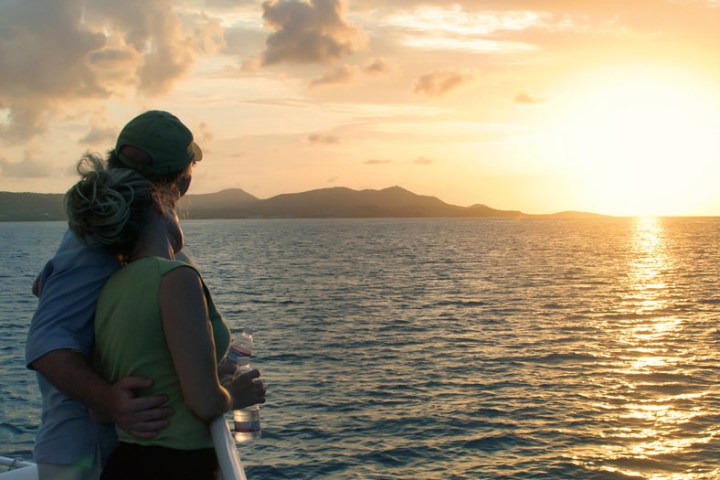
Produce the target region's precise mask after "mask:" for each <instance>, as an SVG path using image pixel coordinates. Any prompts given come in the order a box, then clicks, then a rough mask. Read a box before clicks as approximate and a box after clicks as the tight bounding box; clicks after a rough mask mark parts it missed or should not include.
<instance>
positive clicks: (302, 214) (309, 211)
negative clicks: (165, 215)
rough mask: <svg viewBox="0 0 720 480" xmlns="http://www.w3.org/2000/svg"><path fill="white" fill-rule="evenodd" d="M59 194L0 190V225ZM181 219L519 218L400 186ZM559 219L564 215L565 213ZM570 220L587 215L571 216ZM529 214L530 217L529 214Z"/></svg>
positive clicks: (46, 207) (203, 210)
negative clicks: (415, 191) (418, 192)
mask: <svg viewBox="0 0 720 480" xmlns="http://www.w3.org/2000/svg"><path fill="white" fill-rule="evenodd" d="M62 199H63V195H62V194H42V193H11V192H0V221H33V220H64V219H65V215H64V212H63V208H62ZM179 212H180V215H181V217H183V218H198V219H201V218H370V217H509V218H514V217H520V216H525V214H523V213H522V212H519V211H515V210H496V209H494V208H490V207H488V206H486V205H479V204H478V205H473V206H471V207H459V206H456V205H450V204H448V203H445V202H443V201H442V200H440V199H438V198H436V197H430V196H426V195H417V194H415V193H412V192H410V191H408V190H405V189H404V188H401V187H390V188H385V189H382V190H352V189H350V188H343V187H337V188H323V189H318V190H310V191H307V192H302V193H288V194H282V195H277V196H275V197H272V198H268V199H264V200H262V199H259V198H257V197H255V196H253V195H250V194H249V193H247V192H245V191H244V190H241V189H230V190H223V191H221V192H217V193H210V194H199V195H188V196H187V197H185V198H183V199H182V200H181V201H180V204H179ZM562 215H563V216H568V215H569V213H568V212H565V213H564V214H562ZM572 215H573V216H583V215H590V214H583V213H575V212H573V213H572ZM533 216H534V215H533Z"/></svg>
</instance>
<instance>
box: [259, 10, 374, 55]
mask: <svg viewBox="0 0 720 480" xmlns="http://www.w3.org/2000/svg"><path fill="white" fill-rule="evenodd" d="M262 7H263V19H264V20H265V23H266V24H267V26H269V27H270V28H272V29H273V30H275V31H274V32H273V33H271V34H270V35H269V36H268V38H267V40H266V44H265V47H266V48H265V51H264V52H263V64H264V65H272V64H277V63H283V62H288V63H330V62H334V61H337V60H339V59H340V58H342V57H344V56H347V55H349V54H352V53H354V52H356V51H358V50H359V49H360V48H362V47H363V46H364V45H365V42H366V37H365V35H364V33H363V32H362V30H360V29H359V28H358V27H355V26H353V25H350V24H349V23H347V21H346V20H345V18H344V15H345V8H344V3H343V1H342V0H310V2H308V3H306V2H303V1H300V0H279V1H265V2H263V4H262Z"/></svg>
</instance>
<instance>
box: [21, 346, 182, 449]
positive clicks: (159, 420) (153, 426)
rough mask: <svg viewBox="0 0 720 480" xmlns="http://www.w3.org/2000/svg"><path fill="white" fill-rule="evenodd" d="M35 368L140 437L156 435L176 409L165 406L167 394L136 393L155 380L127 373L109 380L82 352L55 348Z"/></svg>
mask: <svg viewBox="0 0 720 480" xmlns="http://www.w3.org/2000/svg"><path fill="white" fill-rule="evenodd" d="M32 366H33V368H34V369H35V370H37V371H38V372H40V373H41V374H42V375H43V376H44V377H45V378H47V380H48V381H49V382H50V383H51V384H53V385H54V386H55V388H57V389H58V390H60V391H61V392H63V393H64V394H66V395H68V396H70V397H72V398H74V399H75V400H77V401H79V402H80V403H82V404H84V405H86V406H87V407H89V408H90V409H93V410H97V411H99V412H102V413H106V414H108V415H109V416H110V417H111V418H112V419H113V421H114V422H115V423H116V424H117V425H118V426H119V427H120V428H122V429H123V430H126V431H127V432H129V433H130V434H131V435H133V436H135V437H138V438H145V439H147V438H154V437H155V436H156V435H157V431H158V430H161V429H163V428H165V427H167V425H168V420H167V418H168V417H169V416H170V415H171V414H172V409H171V408H169V407H163V406H162V405H163V404H164V403H166V402H167V397H165V396H162V395H159V396H152V397H136V396H135V391H136V390H141V389H144V388H148V387H149V386H150V385H151V384H152V381H151V380H149V379H145V378H139V377H127V378H123V379H121V380H119V381H118V382H117V383H115V384H110V383H108V382H107V381H106V380H105V379H104V378H102V377H101V376H100V375H99V374H98V373H97V372H96V371H95V370H94V369H93V368H92V367H91V366H90V363H89V362H88V361H87V359H86V358H85V357H84V356H83V355H81V354H80V353H78V352H75V351H73V350H69V349H60V350H53V351H51V352H48V353H46V354H45V355H43V356H42V357H40V358H38V359H37V360H35V361H33V362H32Z"/></svg>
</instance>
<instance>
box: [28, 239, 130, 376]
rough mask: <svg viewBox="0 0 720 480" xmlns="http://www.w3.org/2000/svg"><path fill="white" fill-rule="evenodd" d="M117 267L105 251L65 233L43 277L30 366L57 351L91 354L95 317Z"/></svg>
mask: <svg viewBox="0 0 720 480" xmlns="http://www.w3.org/2000/svg"><path fill="white" fill-rule="evenodd" d="M118 268H120V265H119V263H118V262H117V260H116V259H115V257H113V256H112V255H111V254H109V253H108V252H106V251H105V250H103V249H101V248H95V249H92V248H89V247H87V246H86V245H85V244H84V243H82V242H81V241H80V240H79V239H78V238H77V237H75V235H73V234H72V233H71V232H67V233H66V234H65V236H64V238H63V240H62V243H61V244H60V247H59V249H58V251H57V253H56V254H55V256H54V257H53V258H51V259H50V260H49V261H48V263H47V264H46V265H45V267H44V268H43V270H42V272H41V274H40V292H39V303H38V308H37V310H36V311H35V314H34V315H33V319H32V322H31V324H30V330H29V331H28V336H27V343H26V345H25V361H26V364H27V366H28V368H32V367H31V364H32V362H34V361H35V360H37V359H38V358H40V357H42V356H43V355H45V354H46V353H48V352H51V351H53V350H58V349H70V350H74V351H76V352H79V353H82V354H83V355H86V356H89V355H90V353H91V352H92V348H93V344H94V331H93V319H94V317H95V304H96V303H97V299H98V296H99V295H100V290H101V289H102V287H103V285H104V284H105V282H106V281H107V279H108V277H110V275H112V274H113V273H114V272H115V271H116V270H117V269H118Z"/></svg>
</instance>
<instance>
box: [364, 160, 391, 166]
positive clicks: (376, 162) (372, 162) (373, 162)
mask: <svg viewBox="0 0 720 480" xmlns="http://www.w3.org/2000/svg"><path fill="white" fill-rule="evenodd" d="M363 163H364V164H365V165H386V164H388V163H392V160H380V159H377V160H365V161H364V162H363Z"/></svg>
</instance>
